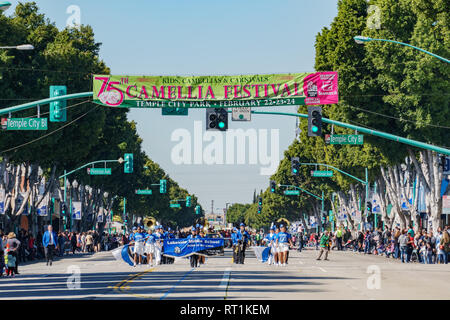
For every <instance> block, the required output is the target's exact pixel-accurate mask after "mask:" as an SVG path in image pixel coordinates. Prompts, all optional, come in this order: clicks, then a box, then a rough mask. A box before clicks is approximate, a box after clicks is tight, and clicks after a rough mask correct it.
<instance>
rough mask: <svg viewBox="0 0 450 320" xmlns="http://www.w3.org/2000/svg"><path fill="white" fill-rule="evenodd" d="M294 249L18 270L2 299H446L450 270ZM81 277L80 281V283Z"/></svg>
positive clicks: (86, 258)
mask: <svg viewBox="0 0 450 320" xmlns="http://www.w3.org/2000/svg"><path fill="white" fill-rule="evenodd" d="M317 253H318V251H316V250H314V249H308V250H304V251H303V252H301V253H299V252H297V251H295V250H291V251H290V257H289V262H288V265H287V266H286V267H276V266H268V265H267V264H263V263H261V262H259V261H257V260H256V258H255V256H254V254H253V251H252V250H251V249H248V250H247V258H246V263H245V264H244V265H236V264H233V263H232V262H231V251H230V250H229V249H228V250H226V251H225V255H224V256H215V257H210V258H209V259H208V260H207V262H206V264H205V265H202V266H201V267H199V268H196V269H193V268H191V267H190V265H189V261H188V260H187V259H177V260H176V261H175V263H174V264H172V265H159V266H156V267H153V268H151V267H148V266H137V267H135V268H133V267H130V266H128V265H127V264H125V263H123V262H118V261H116V260H115V259H114V258H113V257H112V255H111V253H110V252H101V253H97V254H93V255H80V254H79V255H75V256H68V257H65V258H64V259H59V260H58V261H55V262H54V263H53V266H51V267H48V266H46V264H45V263H44V262H39V263H33V264H28V265H23V266H19V272H20V273H21V274H19V275H17V276H16V277H15V278H0V299H1V300H5V299H14V300H18V299H26V300H33V299H43V300H47V299H121V300H122V299H152V300H170V299H190V300H205V299H206V300H224V299H226V300H234V299H257V300H265V299H277V300H288V299H293V300H311V299H312V300H318V299H345V300H348V299H357V300H360V299H365V300H374V299H420V300H423V299H433V300H434V299H446V300H447V299H449V298H450V290H449V282H448V279H450V265H423V264H402V263H400V262H399V261H394V260H392V259H386V258H385V257H379V256H371V255H364V254H359V253H353V252H337V251H332V252H331V254H330V256H329V259H330V260H329V261H323V260H322V261H317V260H316V257H317ZM77 278H78V279H79V281H77Z"/></svg>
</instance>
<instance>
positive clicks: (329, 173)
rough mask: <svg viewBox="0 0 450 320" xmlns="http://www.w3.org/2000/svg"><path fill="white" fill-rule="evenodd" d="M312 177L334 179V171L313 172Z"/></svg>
mask: <svg viewBox="0 0 450 320" xmlns="http://www.w3.org/2000/svg"><path fill="white" fill-rule="evenodd" d="M311 176H312V177H332V176H333V171H320V170H316V171H311Z"/></svg>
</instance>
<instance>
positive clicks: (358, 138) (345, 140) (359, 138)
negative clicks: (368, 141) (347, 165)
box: [325, 134, 364, 145]
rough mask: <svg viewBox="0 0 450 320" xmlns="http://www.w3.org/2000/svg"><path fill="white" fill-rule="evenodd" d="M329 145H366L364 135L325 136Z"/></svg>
mask: <svg viewBox="0 0 450 320" xmlns="http://www.w3.org/2000/svg"><path fill="white" fill-rule="evenodd" d="M325 142H326V143H327V144H352V145H362V144H364V136H363V135H362V134H329V135H326V136H325Z"/></svg>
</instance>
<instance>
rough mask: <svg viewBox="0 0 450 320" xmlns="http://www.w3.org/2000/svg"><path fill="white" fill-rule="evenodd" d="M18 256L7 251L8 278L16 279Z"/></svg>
mask: <svg viewBox="0 0 450 320" xmlns="http://www.w3.org/2000/svg"><path fill="white" fill-rule="evenodd" d="M16 261H17V257H16V255H13V252H12V251H11V250H9V249H7V250H6V253H5V266H6V276H11V277H14V274H15V270H16V267H17V266H16Z"/></svg>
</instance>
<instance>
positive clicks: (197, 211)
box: [195, 205, 202, 214]
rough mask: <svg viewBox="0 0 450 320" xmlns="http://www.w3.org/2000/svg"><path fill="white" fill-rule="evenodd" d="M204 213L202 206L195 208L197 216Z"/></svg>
mask: <svg viewBox="0 0 450 320" xmlns="http://www.w3.org/2000/svg"><path fill="white" fill-rule="evenodd" d="M201 213H202V209H201V207H200V206H198V205H197V206H195V214H201Z"/></svg>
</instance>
